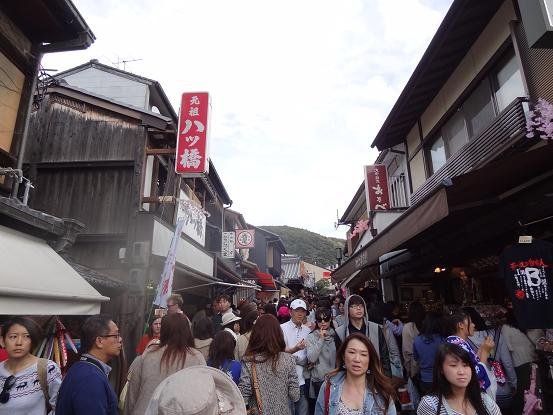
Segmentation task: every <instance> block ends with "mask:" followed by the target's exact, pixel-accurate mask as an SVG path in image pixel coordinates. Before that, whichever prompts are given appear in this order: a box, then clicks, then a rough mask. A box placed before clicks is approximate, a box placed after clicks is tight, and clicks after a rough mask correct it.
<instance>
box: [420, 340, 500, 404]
mask: <svg viewBox="0 0 553 415" xmlns="http://www.w3.org/2000/svg"><path fill="white" fill-rule="evenodd" d="M433 377H434V382H433V388H432V389H433V391H432V393H431V394H430V395H426V396H424V397H423V398H422V399H421V402H420V404H419V407H418V408H417V415H451V414H468V415H501V411H500V410H499V407H498V406H497V404H496V403H495V402H494V401H493V399H492V398H490V397H489V396H488V395H487V394H486V393H483V392H482V391H481V389H480V384H479V381H478V376H477V374H476V369H475V366H474V364H473V362H472V357H471V356H470V353H469V352H467V351H466V350H465V349H463V348H462V347H461V346H459V345H457V344H453V343H445V344H443V345H441V346H440V348H439V349H438V353H437V355H436V361H435V365H434V376H433Z"/></svg>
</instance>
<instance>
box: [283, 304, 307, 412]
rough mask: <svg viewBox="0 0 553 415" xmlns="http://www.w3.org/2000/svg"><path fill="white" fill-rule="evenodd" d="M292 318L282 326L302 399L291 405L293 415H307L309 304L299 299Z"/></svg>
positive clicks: (291, 307)
mask: <svg viewBox="0 0 553 415" xmlns="http://www.w3.org/2000/svg"><path fill="white" fill-rule="evenodd" d="M290 309H291V310H292V311H291V318H290V320H289V321H287V322H286V323H283V324H281V325H280V327H281V329H282V332H283V333H284V342H285V343H286V352H287V353H291V354H292V355H293V356H294V358H295V359H296V372H297V373H298V380H299V383H300V392H301V395H300V399H299V401H297V402H295V403H290V406H291V409H292V415H307V413H308V404H307V397H308V396H309V395H308V392H309V372H308V371H307V363H308V362H307V351H306V350H305V339H306V338H307V335H308V334H309V332H310V330H309V327H307V326H305V325H304V324H303V321H304V320H305V316H306V315H307V304H306V303H305V301H304V300H302V299H301V298H298V299H296V300H294V301H292V303H291V304H290Z"/></svg>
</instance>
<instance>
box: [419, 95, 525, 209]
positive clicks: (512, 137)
mask: <svg viewBox="0 0 553 415" xmlns="http://www.w3.org/2000/svg"><path fill="white" fill-rule="evenodd" d="M526 101H527V99H526V98H517V99H516V100H514V101H513V102H512V103H511V104H510V105H509V106H508V107H507V108H505V109H504V110H503V111H502V112H501V113H500V114H499V115H498V116H497V118H496V119H495V120H493V121H492V123H491V124H490V125H489V126H488V128H486V129H485V130H484V131H482V132H481V133H480V134H479V135H477V136H476V137H474V138H473V139H472V140H471V141H469V142H468V143H467V144H466V145H465V146H464V147H463V148H462V149H461V150H460V151H459V152H457V153H456V154H454V155H453V156H452V157H450V158H449V159H448V160H447V161H446V163H445V164H444V165H443V166H442V167H440V168H439V169H438V170H437V171H436V172H435V173H434V174H433V175H432V176H430V177H429V178H428V179H427V180H426V182H425V183H424V184H423V185H422V186H421V187H420V188H419V189H417V190H416V191H415V192H413V194H412V195H411V203H413V204H414V203H417V202H418V201H420V200H422V199H423V198H424V197H425V196H426V195H427V194H429V193H430V192H432V191H433V190H434V189H436V188H437V187H438V186H440V184H441V183H442V181H443V180H444V179H446V178H452V177H455V176H460V175H461V174H464V173H468V172H469V171H471V170H473V169H477V168H479V167H481V166H483V165H485V164H487V163H490V162H491V161H493V160H494V159H495V158H496V157H498V156H499V155H501V153H503V152H504V151H505V150H507V149H508V148H509V147H511V146H513V145H514V144H516V142H517V141H518V140H520V139H521V137H522V133H523V131H524V129H525V127H526V113H525V107H526Z"/></svg>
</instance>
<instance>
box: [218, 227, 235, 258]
mask: <svg viewBox="0 0 553 415" xmlns="http://www.w3.org/2000/svg"><path fill="white" fill-rule="evenodd" d="M234 240H235V233H234V231H233V232H223V239H222V243H221V250H222V252H221V255H222V256H223V258H234V253H235V243H234Z"/></svg>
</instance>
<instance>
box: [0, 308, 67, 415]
mask: <svg viewBox="0 0 553 415" xmlns="http://www.w3.org/2000/svg"><path fill="white" fill-rule="evenodd" d="M40 339H41V333H40V328H39V327H38V325H37V324H36V323H35V322H34V321H32V320H30V319H28V318H24V317H14V318H12V319H10V320H8V321H7V322H6V323H5V324H4V326H3V328H2V337H1V338H0V340H1V342H2V346H3V347H4V348H5V349H6V352H7V353H8V360H6V361H4V362H2V363H0V388H1V391H0V415H5V414H6V415H7V414H9V415H44V414H45V413H46V414H47V413H52V414H53V413H54V411H55V406H56V398H57V395H58V389H59V388H60V385H61V372H60V369H59V367H58V365H56V363H54V362H52V361H51V360H45V359H39V358H38V357H36V356H33V355H32V354H31V351H32V350H34V349H35V348H36V347H37V346H38V343H39V342H40Z"/></svg>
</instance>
